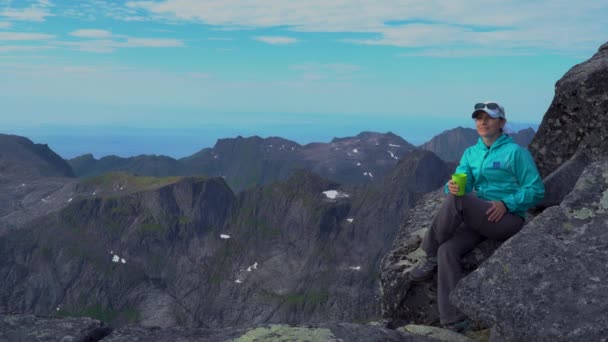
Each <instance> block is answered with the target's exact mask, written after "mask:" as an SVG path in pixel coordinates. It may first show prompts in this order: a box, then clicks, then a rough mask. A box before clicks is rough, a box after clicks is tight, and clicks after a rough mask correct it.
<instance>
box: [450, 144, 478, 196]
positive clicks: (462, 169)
mask: <svg viewBox="0 0 608 342" xmlns="http://www.w3.org/2000/svg"><path fill="white" fill-rule="evenodd" d="M470 152H471V151H470V150H469V149H466V150H465V151H464V153H463V154H462V157H461V158H460V163H459V164H458V166H457V167H456V170H455V171H454V173H465V174H466V175H467V186H466V188H465V193H469V192H471V191H473V183H474V182H475V179H473V173H472V172H471V166H470V165H469V157H468V154H469V153H470ZM448 181H449V180H448ZM443 191H444V192H445V193H446V194H449V193H450V190H449V189H448V183H447V182H446V183H445V186H444V187H443Z"/></svg>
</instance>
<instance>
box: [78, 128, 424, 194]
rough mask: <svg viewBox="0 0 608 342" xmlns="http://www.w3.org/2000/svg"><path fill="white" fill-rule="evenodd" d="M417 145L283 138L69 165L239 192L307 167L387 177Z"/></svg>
mask: <svg viewBox="0 0 608 342" xmlns="http://www.w3.org/2000/svg"><path fill="white" fill-rule="evenodd" d="M413 149H415V147H414V146H413V145H411V144H409V143H408V142H406V141H405V140H403V139H402V138H400V137H398V136H396V135H395V134H393V133H390V132H389V133H386V134H381V133H373V132H363V133H361V134H359V135H357V136H356V137H348V138H339V139H338V138H336V139H334V140H332V142H330V143H311V144H308V145H305V146H301V145H299V144H298V143H295V142H293V141H290V140H286V139H283V138H278V137H270V138H265V139H262V138H260V137H257V136H253V137H248V138H243V137H240V136H239V137H237V138H234V139H220V140H218V142H217V143H216V145H215V146H214V147H213V148H205V149H203V150H201V151H199V152H197V153H195V154H193V155H192V156H189V157H186V158H182V159H179V160H175V159H172V158H169V157H165V156H138V157H130V158H120V157H116V156H109V157H103V158H101V159H99V160H96V159H94V158H93V157H92V156H91V155H84V156H80V157H77V158H74V159H71V160H70V161H69V162H70V164H71V165H72V167H73V168H74V170H75V172H76V174H77V175H78V176H79V177H80V176H85V175H97V174H101V173H104V172H108V171H126V172H132V173H136V174H140V175H148V176H157V177H158V176H168V175H200V174H203V175H208V176H221V177H224V178H225V179H226V182H227V183H228V184H229V185H230V186H231V188H232V189H233V190H234V191H235V192H238V191H241V190H244V189H247V188H250V187H252V186H255V185H264V184H269V183H271V182H274V181H280V180H286V179H287V178H288V177H289V176H290V175H291V174H292V173H293V172H294V171H295V170H298V169H308V170H311V171H313V172H315V173H317V174H319V175H321V176H323V177H325V178H327V179H331V180H334V181H337V182H340V183H342V184H367V183H373V182H376V181H378V180H380V179H382V178H383V177H384V176H385V175H386V174H387V172H389V170H390V169H391V168H392V167H394V166H395V164H396V163H397V160H398V159H399V158H401V157H403V156H404V155H405V154H406V153H407V152H409V151H411V150H413Z"/></svg>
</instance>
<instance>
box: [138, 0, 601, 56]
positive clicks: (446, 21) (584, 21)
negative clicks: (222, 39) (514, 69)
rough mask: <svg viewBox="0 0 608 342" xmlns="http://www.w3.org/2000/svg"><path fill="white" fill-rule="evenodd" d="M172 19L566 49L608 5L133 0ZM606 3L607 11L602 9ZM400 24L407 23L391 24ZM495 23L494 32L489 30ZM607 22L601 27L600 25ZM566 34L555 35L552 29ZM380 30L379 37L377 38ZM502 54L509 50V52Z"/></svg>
mask: <svg viewBox="0 0 608 342" xmlns="http://www.w3.org/2000/svg"><path fill="white" fill-rule="evenodd" d="M127 7H129V8H137V9H143V10H146V11H148V12H149V13H150V15H154V16H162V17H164V18H166V19H167V20H182V21H189V22H200V23H204V24H208V25H214V26H218V27H235V26H236V27H248V28H270V27H286V28H288V29H289V30H292V31H300V32H346V33H359V34H369V35H372V37H369V38H351V39H345V40H343V41H344V42H348V43H354V44H364V45H388V46H397V47H425V46H426V47H430V48H433V49H436V48H437V46H438V45H439V46H442V45H443V46H447V48H449V47H450V46H455V45H458V44H463V43H464V44H469V45H475V46H477V47H484V46H488V47H494V46H513V47H528V46H531V45H536V44H538V45H540V46H539V47H540V48H543V49H550V50H555V51H564V52H569V51H573V50H576V49H578V48H580V46H581V45H583V46H586V47H587V48H589V47H591V46H595V44H596V43H597V41H598V39H602V38H600V37H601V35H602V32H604V31H605V28H606V27H608V19H607V16H606V11H605V10H606V7H607V4H606V3H605V1H604V0H601V1H599V0H590V1H585V2H583V3H577V4H576V5H574V4H572V3H570V2H562V1H560V2H520V1H517V2H514V1H508V0H497V1H493V2H491V3H488V2H486V1H481V0H477V1H470V0H466V1H465V0H436V1H431V2H421V1H414V0H386V1H383V2H382V3H378V2H377V1H374V0H361V1H356V3H355V2H354V1H347V0H345V1H324V0H310V1H306V2H287V1H283V2H275V3H273V4H272V6H270V5H269V4H268V2H267V1H264V0H226V1H222V2H221V4H220V3H217V2H201V1H198V0H164V1H130V2H128V3H127ZM598 9H603V10H604V11H598ZM392 23H402V24H397V25H395V24H392ZM487 27H492V28H494V29H495V30H496V32H487ZM602 27H603V28H604V29H603V30H602V29H601V28H602ZM556 29H560V30H564V31H567V32H569V34H567V35H557V34H555V30H556ZM373 35H375V37H373ZM505 52H507V51H506V50H505Z"/></svg>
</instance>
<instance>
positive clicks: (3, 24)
mask: <svg viewBox="0 0 608 342" xmlns="http://www.w3.org/2000/svg"><path fill="white" fill-rule="evenodd" d="M11 26H12V24H11V23H10V22H8V21H0V29H7V28H9V27H11Z"/></svg>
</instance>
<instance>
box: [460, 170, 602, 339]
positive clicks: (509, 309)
mask: <svg viewBox="0 0 608 342" xmlns="http://www.w3.org/2000/svg"><path fill="white" fill-rule="evenodd" d="M607 170H608V161H601V162H596V163H593V164H591V165H589V167H587V169H585V171H584V172H583V174H582V175H581V177H580V179H579V180H578V182H577V183H576V186H575V187H574V190H573V191H572V192H571V193H570V194H568V195H567V196H566V198H565V199H564V201H563V202H562V203H561V204H560V205H559V206H554V207H551V208H548V209H546V210H545V211H544V212H543V213H542V214H540V215H539V216H537V217H536V218H535V219H534V220H533V221H532V222H530V223H528V224H527V225H526V226H525V227H524V228H523V229H522V231H520V232H519V233H518V234H517V235H515V236H514V237H513V238H511V239H510V240H508V241H507V242H506V243H504V244H503V245H502V246H501V248H500V249H498V250H497V251H496V252H495V253H494V255H493V256H492V257H491V258H490V259H489V260H487V261H486V262H485V263H484V264H482V265H481V267H480V268H479V269H477V270H476V271H474V272H473V273H471V274H470V275H469V276H468V277H466V278H465V279H463V280H462V281H461V282H460V283H459V284H458V286H457V288H456V289H455V291H454V292H453V293H452V300H453V301H454V302H455V304H456V305H457V306H458V307H459V308H460V309H461V310H463V311H464V312H465V313H466V314H467V315H469V316H471V317H474V318H476V319H478V320H481V321H483V322H485V323H486V324H488V325H490V326H493V327H494V329H495V332H496V334H497V335H498V336H499V337H500V338H502V340H506V341H539V342H541V341H606V339H607V338H608V315H606V313H607V312H608V269H607V268H606V265H608V249H607V248H606V246H608V230H607V229H606V222H608V171H607Z"/></svg>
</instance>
